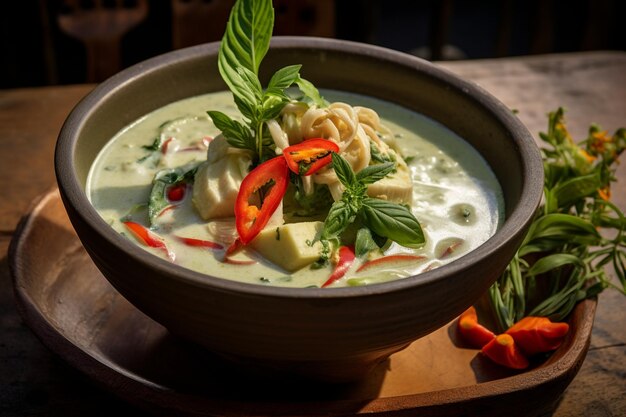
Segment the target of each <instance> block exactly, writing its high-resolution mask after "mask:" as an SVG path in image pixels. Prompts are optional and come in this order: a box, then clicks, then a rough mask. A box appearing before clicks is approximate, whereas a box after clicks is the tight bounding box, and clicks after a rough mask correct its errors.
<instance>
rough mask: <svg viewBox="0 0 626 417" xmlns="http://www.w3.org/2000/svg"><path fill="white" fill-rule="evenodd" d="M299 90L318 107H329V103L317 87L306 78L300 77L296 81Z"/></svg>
mask: <svg viewBox="0 0 626 417" xmlns="http://www.w3.org/2000/svg"><path fill="white" fill-rule="evenodd" d="M296 84H298V88H299V89H300V91H302V94H304V95H305V96H306V97H308V98H309V99H310V100H311V101H312V102H313V103H314V104H316V105H317V107H328V102H327V101H326V100H324V97H322V96H321V95H320V92H319V90H318V89H317V88H315V86H314V85H313V84H312V83H311V82H310V81H307V80H305V79H304V78H302V77H300V76H298V78H297V79H296Z"/></svg>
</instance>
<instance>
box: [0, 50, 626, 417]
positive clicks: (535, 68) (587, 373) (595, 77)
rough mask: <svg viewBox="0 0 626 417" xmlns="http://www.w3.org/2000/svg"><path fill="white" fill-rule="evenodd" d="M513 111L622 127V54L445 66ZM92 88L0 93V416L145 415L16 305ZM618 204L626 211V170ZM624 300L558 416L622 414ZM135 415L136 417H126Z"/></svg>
mask: <svg viewBox="0 0 626 417" xmlns="http://www.w3.org/2000/svg"><path fill="white" fill-rule="evenodd" d="M440 65H441V66H443V67H445V68H447V69H449V70H451V71H453V72H455V73H457V74H458V75H460V76H462V77H464V78H466V79H469V80H472V81H475V82H477V83H478V84H480V85H481V86H482V87H483V88H485V89H486V90H488V91H489V92H491V93H492V94H493V95H495V96H496V97H498V98H499V99H500V100H502V101H503V102H504V103H505V104H506V105H507V106H509V107H510V108H512V109H517V110H518V111H519V113H518V115H519V117H520V119H521V120H522V121H523V122H524V123H525V124H526V126H527V127H528V128H529V130H530V131H531V132H532V133H533V134H535V136H537V135H536V134H537V132H539V131H543V130H545V129H546V124H547V118H546V113H547V112H549V111H551V110H554V109H556V108H557V107H558V106H564V107H565V108H566V109H567V113H566V117H567V122H568V127H569V128H570V132H571V133H572V135H573V137H574V138H575V139H582V138H584V137H585V135H586V130H587V127H588V126H589V124H590V123H591V122H595V123H599V124H600V125H601V126H602V127H603V128H605V129H608V130H609V132H611V133H612V132H613V131H614V130H615V129H617V128H618V127H622V126H626V53H624V52H588V53H576V54H563V55H546V56H538V57H521V58H507V59H498V60H483V61H460V62H448V63H442V64H440ZM92 88H93V86H91V85H77V86H62V87H45V88H25V89H16V90H3V91H0V174H1V175H0V178H2V186H1V190H2V193H1V196H0V256H1V257H2V258H1V259H0V416H7V417H8V416H35V415H37V416H39V415H42V416H43V415H45V416H64V417H66V416H78V415H81V416H82V415H89V416H109V415H112V414H115V413H117V414H122V413H124V415H127V414H129V415H136V416H138V415H143V413H142V412H140V411H137V410H134V409H133V408H132V407H130V406H129V405H127V404H125V403H123V402H122V401H121V400H118V399H117V398H115V397H113V396H111V395H110V394H108V393H106V392H104V391H102V390H101V389H100V388H99V387H98V386H96V385H95V384H93V383H92V382H91V381H89V380H88V379H87V378H86V377H84V376H83V375H82V374H80V373H79V372H77V371H75V370H73V369H72V368H70V367H69V366H68V365H67V364H65V363H64V362H63V361H62V360H61V359H59V358H57V357H56V356H54V355H53V354H52V353H50V352H49V351H48V350H47V349H46V348H45V347H44V346H43V345H42V344H41V343H40V342H39V341H38V340H37V338H36V337H35V336H34V335H33V334H32V333H31V331H30V330H29V329H28V328H27V327H26V326H25V325H24V324H23V323H22V321H21V319H20V317H19V315H18V313H17V311H16V308H15V303H14V300H13V294H12V286H11V282H10V277H9V271H8V266H7V248H8V246H9V242H10V240H11V237H12V236H13V233H14V231H15V227H16V225H17V223H18V221H19V219H20V217H21V216H22V215H23V214H24V213H25V212H26V210H27V209H28V207H29V204H30V202H31V201H32V199H34V198H35V197H36V196H38V195H40V194H41V193H43V192H45V191H46V190H49V189H50V188H52V187H54V185H55V178H54V170H53V153H54V144H55V140H56V137H57V134H58V132H59V130H60V128H61V125H62V123H63V121H64V119H65V118H66V116H67V115H68V113H69V111H70V110H71V109H72V107H73V106H74V105H75V104H76V103H77V102H78V101H79V100H80V99H81V97H83V96H84V95H85V94H87V93H88V92H89V91H90V90H91V89H92ZM618 178H619V181H618V183H617V184H616V185H615V188H614V191H613V194H614V200H615V201H616V203H617V204H618V205H619V206H620V207H621V208H622V210H626V187H625V186H624V184H625V183H626V164H624V163H623V164H622V165H621V166H620V168H619V170H618ZM625 318H626V297H624V296H622V295H620V294H619V293H617V292H616V291H605V292H604V293H603V294H601V296H600V297H599V306H598V310H597V314H596V318H595V323H594V329H593V335H592V340H591V347H590V349H589V352H588V354H587V358H586V360H585V362H584V364H583V366H582V368H581V369H580V371H579V373H578V375H577V376H576V378H575V379H574V381H573V382H572V384H571V385H570V386H569V387H568V389H567V390H566V391H565V393H564V395H563V396H562V399H561V401H560V402H559V405H558V407H557V409H556V411H555V412H554V414H553V415H554V416H559V417H561V416H624V415H626V326H625V325H624V319H625ZM131 413H132V414H131Z"/></svg>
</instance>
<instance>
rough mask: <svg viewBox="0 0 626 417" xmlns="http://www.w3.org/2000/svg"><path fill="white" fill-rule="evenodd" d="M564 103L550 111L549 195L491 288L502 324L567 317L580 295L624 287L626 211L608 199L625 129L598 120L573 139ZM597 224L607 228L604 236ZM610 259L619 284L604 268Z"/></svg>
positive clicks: (546, 189)
mask: <svg viewBox="0 0 626 417" xmlns="http://www.w3.org/2000/svg"><path fill="white" fill-rule="evenodd" d="M563 115H564V111H563V109H561V108H559V109H558V110H557V111H555V112H552V113H550V114H549V124H548V132H547V133H541V134H540V137H541V139H542V140H543V141H545V142H546V143H547V144H548V145H549V146H548V148H544V149H542V152H543V155H544V170H545V179H544V197H545V198H544V203H543V204H542V206H541V208H540V211H539V212H538V214H537V215H536V217H535V219H534V221H533V223H532V225H531V227H530V229H529V231H528V233H527V235H526V237H525V238H524V241H523V242H522V245H521V246H520V248H519V249H518V251H517V253H516V255H515V257H514V258H513V260H512V261H511V263H510V264H509V266H508V267H507V269H506V271H505V272H504V273H503V274H502V276H501V277H500V278H499V279H498V280H497V281H496V283H495V284H494V285H493V286H492V287H491V288H490V289H489V300H490V303H491V306H492V307H493V310H494V313H495V316H496V319H497V322H498V326H499V327H500V330H503V331H504V330H506V329H508V328H509V327H511V326H512V325H513V324H514V323H516V322H518V321H519V320H521V319H522V318H524V317H525V316H542V317H548V318H550V319H551V320H552V321H561V320H563V319H564V318H565V317H566V316H567V315H568V314H569V313H570V312H571V310H572V309H573V308H574V306H575V305H576V303H577V302H578V301H581V300H583V299H585V298H589V297H593V296H595V295H597V294H598V293H600V292H601V291H603V290H604V289H605V288H609V287H613V288H616V289H618V290H619V291H620V292H622V293H623V294H625V295H626V217H624V214H623V213H622V212H621V210H620V209H619V208H618V207H617V206H615V205H614V204H613V203H611V202H610V201H609V197H610V185H611V182H613V181H615V176H614V168H613V165H614V164H615V163H616V162H617V158H618V156H619V155H620V154H621V153H622V152H623V151H624V149H626V130H625V129H619V130H618V131H617V132H616V133H615V134H614V135H613V136H609V135H608V134H607V132H602V131H601V130H600V128H599V127H598V126H596V125H592V126H591V128H590V129H589V135H588V137H587V139H585V140H584V141H582V142H580V143H578V144H576V143H575V142H574V141H573V140H572V138H571V136H570V135H569V133H568V131H567V129H566V127H565V124H564V118H563ZM599 228H606V229H608V230H607V231H608V232H609V233H607V235H611V236H612V238H606V237H604V236H603V235H602V234H601V233H600V232H599V231H598V229H599ZM606 265H612V266H613V268H614V270H615V273H616V275H617V277H618V280H619V282H620V285H619V286H618V285H615V284H614V283H613V282H612V281H611V279H610V277H609V276H608V275H607V273H606V272H605V270H604V266H606Z"/></svg>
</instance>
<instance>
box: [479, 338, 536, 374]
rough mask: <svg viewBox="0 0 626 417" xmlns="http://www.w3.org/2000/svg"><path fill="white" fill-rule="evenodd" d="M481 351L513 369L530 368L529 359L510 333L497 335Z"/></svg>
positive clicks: (498, 362) (496, 361)
mask: <svg viewBox="0 0 626 417" xmlns="http://www.w3.org/2000/svg"><path fill="white" fill-rule="evenodd" d="M481 352H482V353H483V354H484V355H485V356H487V357H488V358H489V359H491V360H492V361H494V362H495V363H497V364H499V365H502V366H506V367H507V368H512V369H525V368H528V359H526V356H524V355H523V354H522V352H521V351H520V350H519V349H518V347H517V345H516V344H515V340H513V337H511V335H510V334H506V333H502V334H499V335H497V336H496V337H495V338H494V339H492V340H491V342H489V343H487V344H486V345H485V346H483V348H482V350H481Z"/></svg>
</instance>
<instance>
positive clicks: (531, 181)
mask: <svg viewBox="0 0 626 417" xmlns="http://www.w3.org/2000/svg"><path fill="white" fill-rule="evenodd" d="M271 49H276V50H284V49H287V50H288V49H316V50H326V51H333V52H341V53H346V54H350V55H359V56H363V57H366V58H375V59H377V60H381V61H385V62H388V63H392V64H393V65H396V66H401V67H404V68H408V69H410V70H414V71H418V72H422V73H424V74H425V75H426V76H428V77H429V78H433V79H436V80H438V81H441V82H443V83H444V84H446V85H448V86H450V87H451V88H454V89H457V90H458V91H461V92H462V93H463V94H465V95H468V96H470V97H471V98H472V100H473V101H475V102H476V103H477V104H479V105H481V106H483V107H484V108H485V109H486V110H488V111H489V112H490V113H491V114H492V116H493V117H494V118H495V119H496V120H497V121H498V122H499V123H501V124H502V126H504V127H505V128H506V130H508V131H509V132H511V140H512V141H513V142H515V143H516V144H517V147H516V150H517V152H518V153H519V156H520V158H521V162H522V170H523V179H522V186H521V195H520V199H519V201H520V203H519V204H518V205H517V206H516V207H515V208H514V209H513V211H512V212H511V213H510V215H509V216H508V217H506V218H505V219H504V222H503V223H502V225H501V227H500V228H499V229H498V230H496V232H495V233H494V234H493V235H492V236H491V237H490V238H489V239H487V240H486V241H485V242H483V243H482V244H481V245H480V246H478V247H477V248H475V249H473V250H472V251H470V252H468V253H467V254H465V255H463V256H461V257H460V258H458V259H456V260H454V261H452V262H450V263H448V264H445V265H442V266H441V267H438V268H435V269H433V270H430V271H427V272H423V273H420V274H417V275H413V276H410V277H406V278H402V279H397V280H393V281H389V282H385V283H379V284H370V285H365V286H358V287H338V288H334V287H331V288H291V287H280V286H266V285H262V284H253V283H245V282H239V281H233V280H229V279H225V278H219V277H216V276H212V275H208V274H204V273H200V272H197V271H194V270H191V269H187V268H185V267H182V266H180V265H177V264H174V263H171V262H169V261H167V260H165V259H162V258H160V257H158V256H155V255H153V254H151V253H150V252H148V251H146V250H144V249H142V248H140V247H139V246H138V245H136V244H134V243H133V242H130V241H129V240H128V239H126V238H124V237H123V236H121V235H120V234H119V233H117V232H115V231H114V230H113V229H112V228H111V227H110V226H109V225H108V224H107V223H106V222H105V221H104V219H102V217H100V215H99V214H98V213H97V211H96V210H95V208H94V207H93V206H92V205H91V202H90V201H89V199H88V197H87V195H86V193H85V191H83V188H82V186H81V185H80V183H79V181H78V179H77V178H76V175H75V174H74V172H75V169H74V167H73V160H74V156H75V152H76V144H77V139H78V134H79V132H80V131H81V130H82V128H83V127H84V124H85V122H86V120H87V119H88V118H89V117H90V115H91V114H92V113H93V112H94V111H95V110H96V109H97V107H98V105H99V103H100V102H102V101H103V100H105V99H106V98H107V97H109V96H113V95H115V94H116V93H117V92H118V91H119V90H121V89H123V88H124V87H125V86H126V85H128V84H130V83H133V82H134V81H135V80H136V79H138V78H141V77H142V76H144V75H146V74H149V73H151V72H155V71H158V70H162V69H163V68H164V67H165V66H171V65H176V64H180V63H182V62H185V61H188V60H194V59H201V58H203V57H206V56H210V55H215V56H217V53H218V51H219V42H212V43H208V44H202V45H197V46H192V47H188V48H184V49H179V50H176V51H172V52H167V53H164V54H161V55H158V56H156V57H153V58H150V59H147V60H145V61H142V62H140V63H137V64H135V65H133V66H131V67H129V68H127V69H125V70H123V71H121V72H119V73H117V74H115V75H114V76H112V77H111V78H109V79H107V80H105V81H104V82H102V83H101V84H99V85H98V86H96V87H95V89H94V90H93V91H91V92H90V93H89V94H88V95H87V96H85V97H84V98H83V99H82V100H81V101H80V102H79V103H78V104H77V105H76V106H75V107H74V109H73V110H72V111H71V113H70V114H69V116H68V117H67V119H66V121H65V123H64V124H63V127H62V128H61V131H60V133H59V136H58V139H57V143H56V147H55V156H54V165H55V173H56V177H57V182H58V185H59V189H60V190H61V195H62V196H63V200H64V203H65V204H66V205H67V204H70V205H71V206H72V207H73V209H74V211H75V214H76V215H77V216H79V217H80V218H81V220H82V221H83V222H85V223H87V224H88V225H89V227H91V228H92V229H93V230H95V231H96V232H97V233H98V234H99V235H100V237H102V238H103V239H105V240H106V241H107V243H108V244H110V245H113V246H116V247H118V248H120V249H121V250H123V251H124V252H125V253H126V254H127V255H128V256H130V257H131V258H133V260H134V261H135V262H139V263H142V264H148V265H152V267H153V268H158V269H161V270H162V271H163V272H164V273H165V274H166V275H167V276H169V277H170V278H174V279H176V280H180V281H184V282H186V283H187V284H192V285H196V286H198V287H211V288H213V289H216V290H220V291H227V292H236V293H242V294H247V295H251V296H263V297H275V298H296V299H304V298H307V299H329V298H330V299H343V298H352V297H367V296H372V295H378V294H389V293H394V292H398V291H403V290H406V289H408V288H411V287H416V286H418V287H426V286H428V285H430V284H434V283H435V282H437V281H439V280H441V279H445V278H446V277H447V276H452V275H455V274H458V273H462V271H463V270H465V269H467V268H468V267H469V266H470V265H471V264H474V263H475V262H478V261H481V260H485V259H487V258H488V257H489V256H491V253H493V252H495V251H497V250H498V249H499V248H501V247H502V246H504V245H506V244H507V242H508V241H510V240H511V239H514V238H515V237H516V236H517V235H518V234H519V233H520V230H522V229H523V228H524V226H525V225H527V224H528V223H529V222H530V221H531V220H532V217H533V215H534V213H535V211H536V208H537V207H538V205H539V203H540V201H541V197H542V193H543V163H542V160H541V154H540V152H539V148H538V146H537V145H536V143H535V141H534V139H533V137H532V136H531V134H530V132H529V131H528V129H527V128H526V127H525V126H524V125H523V124H522V122H521V121H520V120H519V119H518V118H517V117H516V116H515V115H514V114H513V112H512V111H511V110H510V109H509V108H507V107H506V106H505V105H504V104H503V103H501V102H500V101H499V100H498V99H496V98H495V97H494V96H492V95H491V94H490V93H488V92H487V91H485V90H484V89H483V88H481V87H480V86H478V85H477V84H476V83H473V82H471V81H467V80H464V79H462V78H460V77H459V76H457V75H455V74H453V73H452V72H450V71H448V70H446V69H444V68H441V67H438V66H436V65H435V64H433V63H430V62H428V61H426V60H423V59H421V58H418V57H415V56H412V55H409V54H406V53H403V52H398V51H394V50H391V49H387V48H383V47H379V46H375V45H369V44H363V43H359V42H352V41H346V40H338V39H329V38H315V37H298V36H285V37H274V38H273V39H272V41H271ZM529 202H534V203H533V204H532V205H529ZM66 209H67V207H66Z"/></svg>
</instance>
